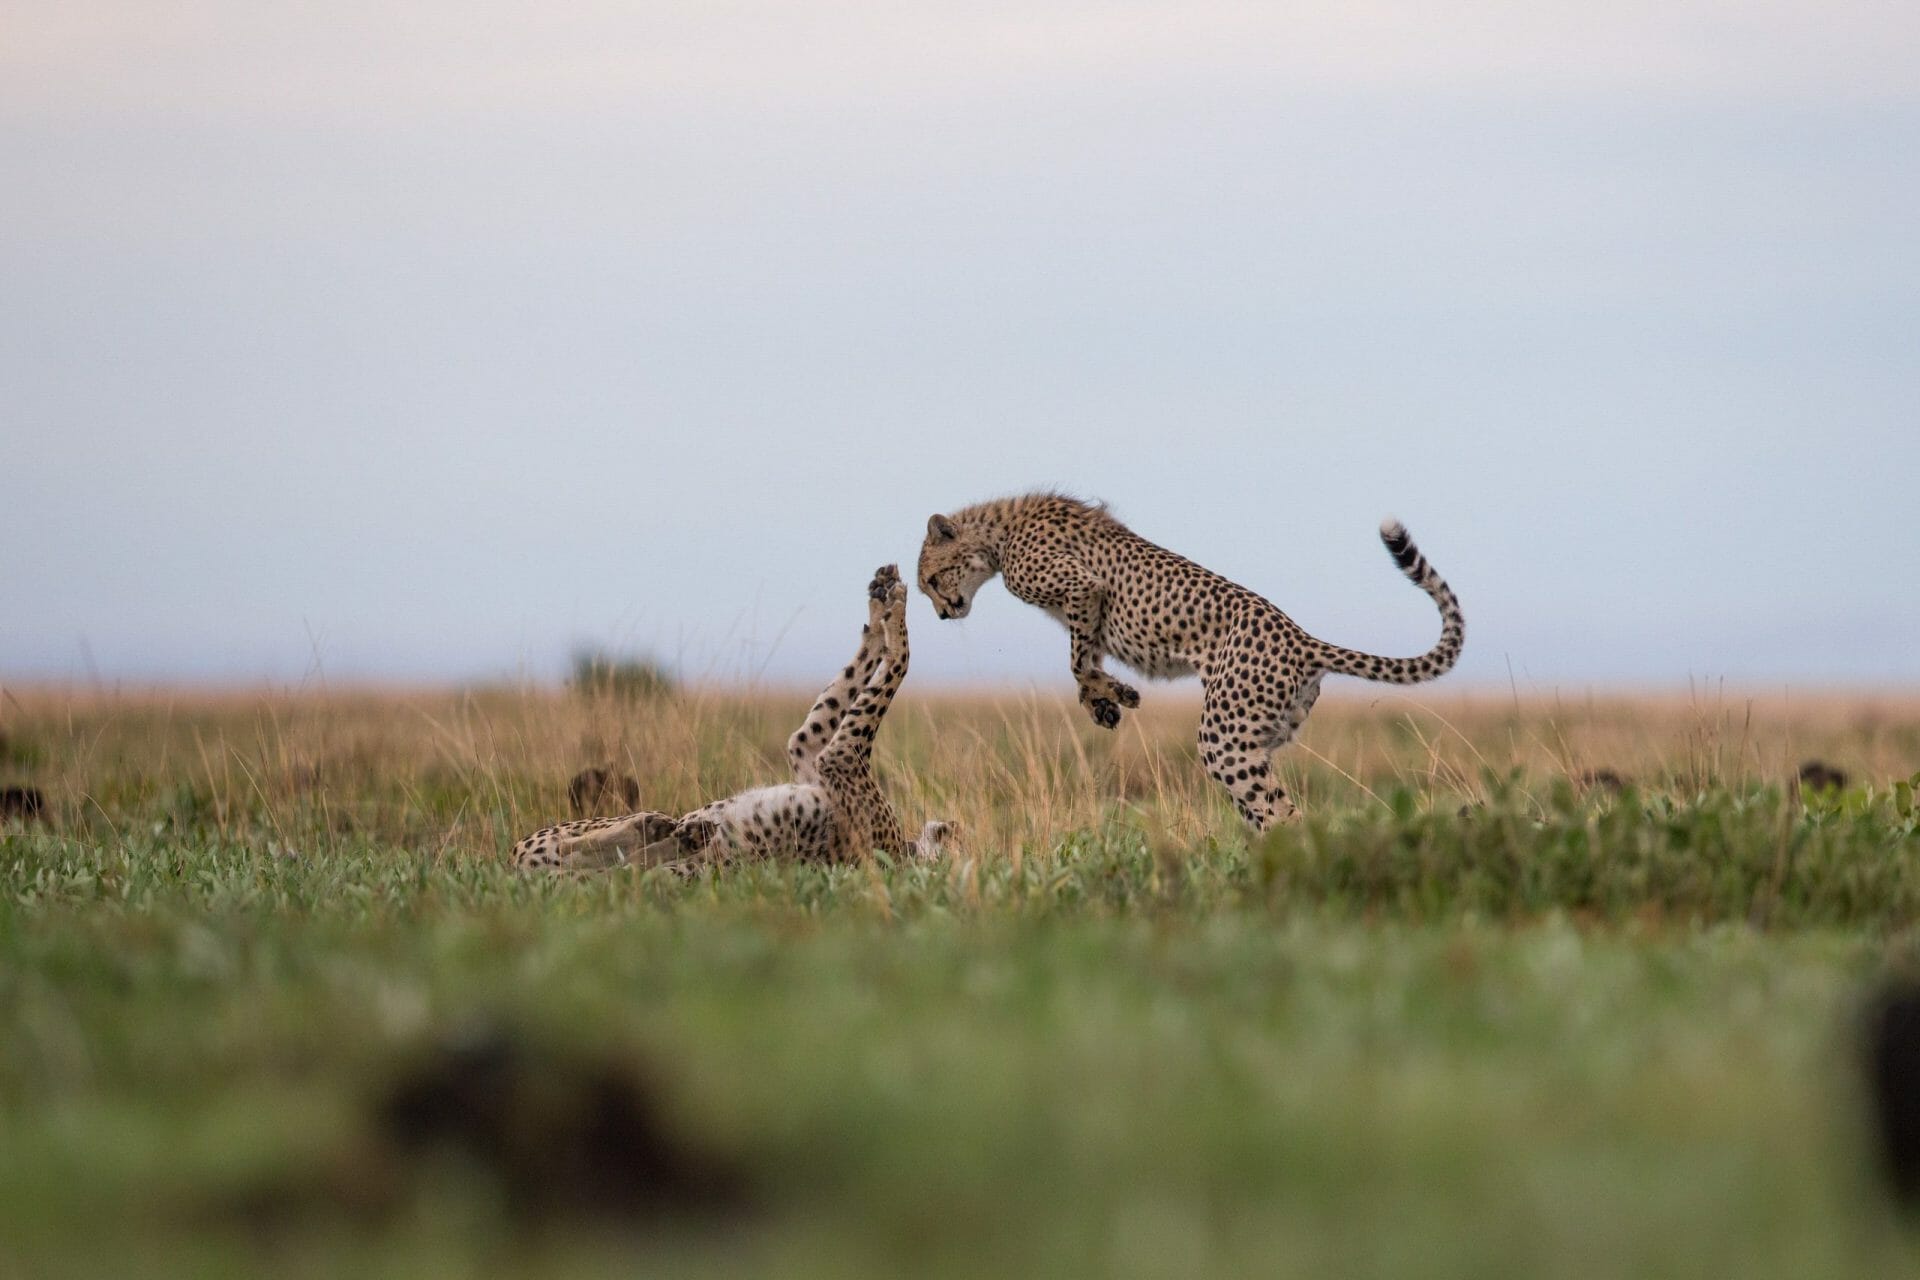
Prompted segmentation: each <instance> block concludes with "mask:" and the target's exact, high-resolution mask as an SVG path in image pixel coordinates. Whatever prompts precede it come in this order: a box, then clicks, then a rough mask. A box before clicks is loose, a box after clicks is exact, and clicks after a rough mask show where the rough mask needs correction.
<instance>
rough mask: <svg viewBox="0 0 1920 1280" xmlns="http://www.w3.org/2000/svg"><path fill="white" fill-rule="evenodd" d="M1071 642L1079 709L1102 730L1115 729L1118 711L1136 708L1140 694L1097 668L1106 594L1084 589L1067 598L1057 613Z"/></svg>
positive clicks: (1096, 589)
mask: <svg viewBox="0 0 1920 1280" xmlns="http://www.w3.org/2000/svg"><path fill="white" fill-rule="evenodd" d="M1060 616H1061V618H1062V620H1063V621H1064V622H1065V623H1066V624H1067V633H1068V635H1069V636H1070V637H1071V638H1072V642H1073V647H1072V654H1071V657H1072V662H1073V679H1074V682H1075V683H1076V684H1078V685H1079V686H1080V705H1081V706H1083V707H1085V708H1086V709H1087V714H1089V715H1091V716H1092V717H1093V722H1094V723H1095V724H1097V725H1099V726H1100V727H1101V728H1102V729H1114V728H1118V727H1119V724H1120V708H1122V707H1137V706H1139V705H1140V694H1139V691H1138V690H1136V689H1135V688H1134V687H1133V686H1132V685H1128V684H1122V683H1121V682H1120V681H1118V680H1115V679H1114V678H1113V677H1112V676H1110V675H1108V674H1107V673H1106V672H1105V671H1104V670H1102V669H1101V667H1100V659H1101V658H1103V657H1105V656H1106V655H1105V653H1104V652H1103V650H1102V648H1101V644H1100V637H1101V636H1102V635H1104V634H1105V632H1106V621H1107V593H1106V592H1105V591H1103V590H1101V589H1100V588H1098V587H1088V588H1085V589H1084V590H1082V591H1080V592H1077V593H1075V595H1074V596H1072V597H1070V598H1069V599H1068V601H1067V603H1066V604H1065V606H1064V607H1063V608H1062V609H1061V611H1060Z"/></svg>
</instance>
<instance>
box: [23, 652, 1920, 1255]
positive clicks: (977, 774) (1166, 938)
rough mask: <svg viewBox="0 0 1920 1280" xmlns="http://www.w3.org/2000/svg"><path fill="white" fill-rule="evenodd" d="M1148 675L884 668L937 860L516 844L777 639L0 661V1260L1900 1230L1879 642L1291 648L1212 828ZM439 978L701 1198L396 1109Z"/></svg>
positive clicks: (700, 754) (1647, 1239)
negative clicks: (1595, 686) (1746, 674)
mask: <svg viewBox="0 0 1920 1280" xmlns="http://www.w3.org/2000/svg"><path fill="white" fill-rule="evenodd" d="M1147 695H1148V706H1147V707H1146V708H1143V710H1142V711H1141V712H1140V713H1138V714H1137V715H1135V716H1134V717H1133V718H1132V719H1130V720H1129V721H1128V723H1127V724H1126V725H1124V726H1123V728H1122V729H1121V731H1120V732H1119V733H1117V734H1107V733H1103V732H1102V731H1100V730H1098V729H1095V728H1094V727H1093V726H1091V725H1090V724H1087V723H1085V722H1084V720H1083V719H1082V718H1081V715H1080V713H1079V711H1078V709H1077V708H1076V707H1074V706H1072V705H1071V703H1070V702H1067V701H1057V700H1053V699H1051V698H1041V697H1028V698H1009V699H993V698H986V697H979V696H961V695H931V694H928V695H922V694H920V693H918V692H917V691H915V690H913V689H912V688H911V687H910V688H909V690H908V691H907V692H906V693H905V694H903V695H902V697H901V699H900V701H899V704H898V705H897V707H896V709H895V711H894V714H893V715H892V716H891V717H890V718H889V720H888V722H887V724H886V727H885V729H884V731H883V733H882V735H881V741H880V748H879V756H880V760H881V766H882V772H883V774H884V776H885V778H886V781H887V783H888V785H889V788H890V790H891V792H892V794H893V795H894V797H895V799H896V803H897V805H898V807H899V808H900V810H901V813H902V816H903V818H905V819H907V820H908V821H909V822H910V823H917V822H918V821H919V820H920V819H921V818H923V817H927V816H938V817H945V818H953V819H958V820H959V822H960V823H961V824H962V828H963V831H964V836H965V843H964V846H963V848H962V850H961V851H960V853H959V854H958V855H957V856H955V857H954V858H952V859H950V860H949V861H948V862H946V863H944V864H939V865H931V866H926V865H913V866H898V867H895V866H887V865H883V864H880V863H877V862H876V863H874V864H872V865H868V866H860V867H849V868H840V869H825V868H808V867H802V868H794V867H773V866H759V867H752V866H749V867H740V868H734V869H730V870H727V871H725V872H722V873H718V874H712V875H706V876H701V877H696V878H694V879H692V880H679V879H675V878H672V877H669V876H665V875H662V874H659V873H655V874H650V875H638V874H634V873H630V872H618V873H613V874H609V875H604V876H598V877H594V878H588V879H578V880H562V879H533V880H530V879H528V878H526V877H522V876H518V875H516V874H515V873H513V872H512V871H511V870H510V869H508V868H507V867H506V866H504V864H503V855H504V853H505V851H506V850H507V848H508V847H509V846H510V845H511V843H512V841H513V840H514V839H515V838H516V837H517V836H519V835H522V834H524V833H525V832H527V831H528V830H531V829H532V828H534V827H536V826H539V825H542V824H544V823H546V822H548V821H552V820H554V819H557V818H559V817H563V816H566V813H567V794H566V786H567V780H568V778H569V776H570V774H572V773H573V771H574V770H576V769H578V768H581V767H583V766H587V765H610V766H613V767H615V768H617V769H619V770H622V771H624V772H628V773H631V774H632V775H633V776H634V777H635V778H636V779H637V780H638V781H639V782H640V785H641V789H642V794H643V796H644V797H645V802H646V804H647V805H648V807H654V808H660V809H664V810H669V811H675V810H681V809H687V808H692V807H694V806H695V805H696V804H698V803H700V802H701V801H703V800H705V799H709V798H712V797H713V796H715V795H718V794H721V793H723V792H725V791H729V790H732V789H735V788H738V787H741V786H746V785H751V784H755V783H760V782H766V781H772V780H776V779H778V778H779V777H780V776H781V774H782V769H783V766H782V764H781V755H780V748H781V746H782V744H783V742H784V739H785V735H786V733H787V731H788V730H789V729H790V728H791V727H792V725H793V723H794V722H795V721H796V720H797V717H798V716H799V714H800V712H801V711H802V710H803V709H804V707H805V705H806V702H807V695H806V694H804V693H794V694H791V695H788V694H784V693H779V692H774V691H760V692H755V693H738V692H730V691H726V690H689V691H685V692H682V693H680V694H678V695H673V696H667V697H656V698H648V699H625V698H620V697H614V696H599V697H593V698H586V697H579V696H573V695H568V694H564V693H557V692H546V691H535V690H524V689H486V690H477V691H473V692H469V693H445V692H353V691H334V692H310V693H272V694H238V693H234V694H212V693H193V694H186V693H167V692H164V691H151V692H130V693H76V692H56V691H50V690H34V689H17V688H16V689H8V690H3V691H0V735H4V742H3V743H0V784H31V785H33V786H36V787H38V788H40V789H41V790H42V791H43V792H44V793H45V796H46V799H47V812H46V821H44V822H39V823H19V822H15V823H9V824H7V825H4V826H0V1275H7V1276H10V1275H12V1274H16V1273H17V1274H22V1275H43V1274H45V1275H61V1274H74V1275H92V1274H116V1275H125V1274H167V1275H196V1276H197V1275H218V1274H233V1275H253V1274H260V1273H261V1272H262V1270H263V1269H270V1270H271V1271H272V1272H273V1273H274V1274H292V1275H301V1274H316V1275H317V1274H333V1273H338V1272H341V1271H343V1270H345V1271H351V1272H354V1273H359V1274H392V1275H408V1276H414V1275H462V1274H493V1273H500V1274H506V1273H509V1272H511V1273H519V1274H526V1273H535V1274H579V1275H589V1274H601V1273H604V1272H607V1271H624V1272H631V1271H632V1270H634V1269H635V1268H636V1267H639V1268H642V1269H648V1270H661V1271H669V1272H671V1273H673V1274H691V1275H699V1274H719V1273H723V1272H724V1273H729V1274H731V1273H735V1272H739V1271H743V1270H745V1271H750V1272H756V1273H767V1272H774V1273H780V1274H797V1275H822V1276H826V1275H835V1276H838V1275H860V1274H876V1275H879V1274H889V1275H891V1274H902V1273H916V1274H980V1273H992V1274H1011V1275H1041V1274H1045V1275H1073V1274H1085V1275H1139V1276H1194V1275H1203V1274H1243V1273H1244V1274H1259V1275H1278V1276H1291V1275H1300V1276H1325V1275H1360V1276H1408V1275H1422V1276H1461V1277H1467V1276H1473V1277H1501V1276H1515V1277H1519V1276H1540V1275H1555V1276H1574V1277H1588V1276H1591V1277H1601V1276H1629V1275H1634V1276H1639V1275H1647V1276H1664V1275H1673V1276H1682V1275H1684V1276H1698V1275H1741V1276H1745V1277H1765V1276H1795V1277H1805V1276H1821V1275H1834V1276H1840V1275H1846V1276H1856V1275H1862V1274H1872V1275H1886V1274H1900V1273H1903V1272H1904V1271H1906V1270H1909V1269H1911V1268H1912V1267H1913V1264H1914V1260H1915V1256H1916V1255H1915V1254H1914V1252H1913V1248H1912V1245H1911V1243H1910V1241H1909V1238H1908V1237H1907V1236H1906V1235H1905V1234H1904V1233H1903V1232H1902V1231H1901V1230H1900V1229H1899V1228H1898V1226H1897V1225H1896V1224H1895V1222H1894V1221H1893V1220H1892V1218H1891V1215H1890V1214H1889V1213H1888V1212H1887V1211H1886V1210H1885V1209H1884V1208H1883V1206H1882V1205H1881V1203H1880V1200H1879V1198H1878V1196H1877V1194H1876V1192H1877V1188H1876V1186H1875V1184H1874V1183H1873V1181H1872V1179H1871V1176H1870V1174H1871V1167H1870V1166H1871V1161H1870V1157H1869V1152H1868V1149H1867V1144H1866V1140H1865V1135H1864V1132H1863V1127H1862V1125H1861V1123H1860V1114H1861V1105H1860V1104H1861V1100H1860V1097H1859V1096H1858V1090H1857V1088H1856V1086H1855V1079H1856V1075H1857V1071H1856V1062H1855V1057H1856V1049H1857V1046H1856V1044H1855V1042H1854V1035H1853V1031H1854V1026H1855V1022H1856V1014H1857V1011H1858V1007H1859V1003H1860V1000H1861V998H1862V995H1863V993H1864V992H1865V991H1866V990H1867V988H1868V987H1869V985H1870V984H1871V983H1872V982H1873V981H1874V980H1875V978H1876V977H1877V976H1878V975H1880V974H1882V973H1883V972H1885V971H1886V970H1887V969H1889V968H1902V967H1905V966H1908V965H1910V964H1912V963H1913V960H1914V957H1915V954H1916V953H1915V948H1914V946H1913V937H1914V935H1913V926H1914V924H1915V923H1916V921H1920V836H1917V835H1916V829H1917V827H1920V822H1917V820H1916V817H1915V814H1914V808H1913V799H1912V786H1911V782H1910V781H1909V778H1910V775H1912V774H1913V772H1914V770H1915V769H1917V768H1920V699H1914V698H1912V697H1870V696H1858V697H1841V696H1821V697H1798V696H1796V697H1791V698H1789V697H1786V696H1785V695H1780V694H1772V695H1766V696H1762V697H1758V698H1754V699H1747V698H1744V697H1737V696H1734V695H1732V694H1727V693H1724V692H1721V691H1717V690H1702V691H1695V692H1694V693H1692V694H1681V695H1674V696H1668V697H1645V698H1606V699H1580V700H1571V699H1569V700H1557V699H1549V698H1540V697H1515V696H1510V695H1499V694H1493V693H1488V694H1483V695H1460V694H1439V695H1426V696H1420V697H1407V696H1403V695H1398V694H1395V695H1388V696H1380V697H1376V696H1372V691H1369V690H1364V689H1360V688H1358V687H1355V688H1351V689H1340V690H1338V691H1335V692H1331V693H1329V695H1328V696H1327V698H1326V699H1325V700H1324V701H1323V703H1322V706H1321V708H1320V709H1319V710H1317V711H1316V712H1315V715H1314V718H1313V720H1312V721H1311V722H1310V724H1309V726H1308V729H1307V731H1306V733H1305V735H1304V738H1303V742H1302V744H1301V746H1299V747H1296V748H1294V749H1292V750H1291V751H1290V752H1289V753H1288V754H1287V755H1286V756H1284V757H1283V760H1284V762H1285V763H1284V769H1285V772H1286V775H1287V776H1288V778H1289V780H1290V782H1291V783H1292V788H1293V790H1294V793H1295V794H1296V796H1297V797H1298V798H1299V799H1300V802H1301V804H1302V806H1303V808H1304V809H1305V810H1306V811H1307V814H1308V818H1307V820H1306V821H1304V822H1302V823H1301V824H1299V825H1297V826H1295V827H1293V828H1289V829H1288V830H1286V831H1284V832H1282V833H1280V834H1278V835H1277V836H1274V837H1272V838H1270V839H1268V840H1266V841H1250V840H1249V839H1248V838H1247V836H1246V835H1245V834H1244V833H1243V831H1242V830H1241V829H1240V828H1239V826H1238V825H1237V822H1236V820H1235V819H1234V818H1233V817H1232V815H1231V812H1230V810H1229V808H1228V806H1227V805H1226V803H1225V801H1224V797H1223V796H1222V795H1220V794H1219V793H1217V791H1216V790H1215V788H1213V786H1212V784H1210V783H1209V782H1208V781H1207V780H1206V779H1205V778H1204V777H1203V776H1202V775H1201V773H1200V772H1199V769H1198V766H1197V765H1196V763H1195V760H1194V755H1195V753H1194V748H1193V745H1192V731H1193V724H1194V719H1195V708H1194V706H1193V703H1192V699H1191V697H1190V696H1187V695H1186V694H1185V693H1184V691H1182V690H1179V689H1172V690H1169V689H1165V688H1155V689H1150V690H1148V691H1147ZM1811 757H1818V758H1820V759H1823V760H1826V761H1828V762H1830V763H1831V764H1833V765H1835V766H1837V767H1839V768H1841V769H1844V770H1846V771H1847V772H1848V773H1849V774H1850V775H1851V777H1852V782H1851V784H1850V785H1849V786H1847V787H1845V788H1844V789H1841V790H1839V791H1836V792H1832V793H1823V794H1817V795H1816V794H1808V795H1804V796H1803V795H1800V794H1798V791H1797V789H1796V788H1795V787H1794V786H1792V785H1791V780H1792V778H1793V775H1794V773H1795V770H1796V768H1797V766H1798V764H1799V763H1800V762H1801V761H1802V760H1804V759H1807V758H1811ZM1602 770H1607V771H1611V772H1612V773H1613V774H1615V775H1617V776H1618V777H1619V778H1620V779H1621V780H1622V781H1623V782H1624V783H1625V784H1626V786H1625V789H1624V790H1616V789H1615V788H1614V787H1612V786H1610V785H1602V784H1599V783H1595V782H1591V781H1582V779H1583V778H1586V777H1588V776H1589V775H1592V774H1594V773H1597V772H1598V771H1602ZM1903 784H1904V785H1903ZM476 1027H485V1028H490V1029H492V1031H493V1033H495V1034H498V1035H501V1036H505V1037H508V1038H510V1039H511V1040H512V1041H513V1042H514V1043H517V1044H521V1045H524V1046H529V1049H528V1052H529V1053H530V1054H531V1055H532V1060H533V1061H534V1062H536V1063H543V1064H546V1063H550V1064H552V1066H551V1070H552V1072H553V1073H554V1074H553V1079H554V1081H555V1085H556V1088H560V1089H564V1088H565V1083H566V1080H567V1076H566V1074H565V1072H566V1070H567V1068H566V1066H565V1064H566V1063H568V1062H570V1061H573V1060H575V1059H579V1058H590V1059H596V1060H602V1061H607V1062H612V1063H616V1064H620V1065H621V1066H622V1068H623V1069H631V1070H632V1071H634V1072H635V1073H637V1074H639V1075H640V1076H641V1077H643V1078H644V1079H646V1080H648V1081H650V1082H652V1084H653V1086H654V1087H655V1088H656V1089H657V1093H658V1097H659V1098H660V1099H661V1104H662V1106H663V1107H664V1108H665V1110H666V1112H667V1114H668V1117H669V1121H670V1123H671V1125H672V1127H673V1128H674V1130H675V1132H676V1133H679V1134H681V1135H683V1137H684V1138H685V1139H686V1140H687V1141H689V1142H691V1143H694V1144H696V1145H698V1146H700V1147H701V1148H702V1149H704V1150H707V1151H710V1152H711V1153H713V1154H714V1156H715V1158H716V1159H722V1160H724V1161H726V1162H727V1163H728V1164H729V1165H730V1166H732V1167H735V1168H737V1169H738V1170H739V1171H740V1173H741V1176H742V1178H743V1179H744V1182H745V1185H746V1186H747V1187H748V1188H749V1190H748V1193H747V1196H746V1199H745V1202H744V1203H743V1204H741V1205H739V1206H735V1207H731V1208H729V1209H727V1210H726V1211H724V1212H709V1213H707V1214H705V1215H701V1216H696V1217H691V1218H680V1217H675V1218H671V1219H668V1220H665V1221H655V1220H652V1219H643V1220H629V1219H627V1218H620V1217H614V1218H608V1217H605V1216H602V1217H599V1218H587V1217H575V1216H570V1215H566V1214H560V1215H557V1216H556V1215H552V1214H549V1213H546V1212H545V1211H542V1212H540V1213H532V1212H529V1211H528V1210H527V1209H526V1207H525V1206H524V1205H523V1204H522V1203H520V1202H519V1201H518V1200H517V1199H516V1198H515V1196H514V1195H513V1194H512V1192H511V1188H510V1187H508V1186H506V1185H505V1182H503V1179H502V1176H501V1175H500V1173H499V1166H498V1165H497V1164H496V1163H490V1161H489V1159H488V1158H487V1157H486V1156H485V1155H484V1154H481V1155H474V1154H471V1153H469V1154H468V1155H464V1156H463V1155H460V1154H458V1153H457V1152H452V1153H450V1152H446V1151H443V1152H440V1153H439V1154H437V1155H432V1156H431V1157H429V1158H424V1159H414V1158H413V1157H410V1156H409V1157H402V1156H399V1155H396V1154H395V1153H394V1151H393V1149H392V1146H391V1142H390V1140H389V1138H388V1136H387V1135H386V1134H385V1132H384V1130H383V1125H384V1124H385V1121H383V1119H382V1117H381V1114H380V1111H379V1107H378V1106H377V1105H376V1104H375V1102H374V1101H373V1100H376V1099H378V1098H379V1097H380V1096H381V1095H382V1092H383V1090H385V1089H387V1088H389V1087H390V1084H391V1082H392V1081H393V1080H394V1079H395V1078H396V1077H397V1076H399V1075H402V1074H404V1073H405V1072H406V1071H407V1070H408V1068H409V1064H412V1063H414V1062H417V1061H418V1060H420V1058H421V1056H422V1054H423V1053H425V1052H427V1051H428V1049H429V1048H430V1047H431V1046H433V1045H436V1044H444V1043H447V1042H449V1041H452V1042H459V1041H460V1040H461V1037H471V1036H472V1035H473V1034H474V1031H473V1029H474V1028H476ZM263 1188H265V1189H267V1190H268V1191H270V1192H271V1193H272V1195H271V1197H269V1198H271V1199H272V1201H273V1205H274V1208H273V1210H272V1212H270V1213H267V1212H262V1211H260V1210H259V1204H260V1201H261V1198H262V1189H263Z"/></svg>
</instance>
